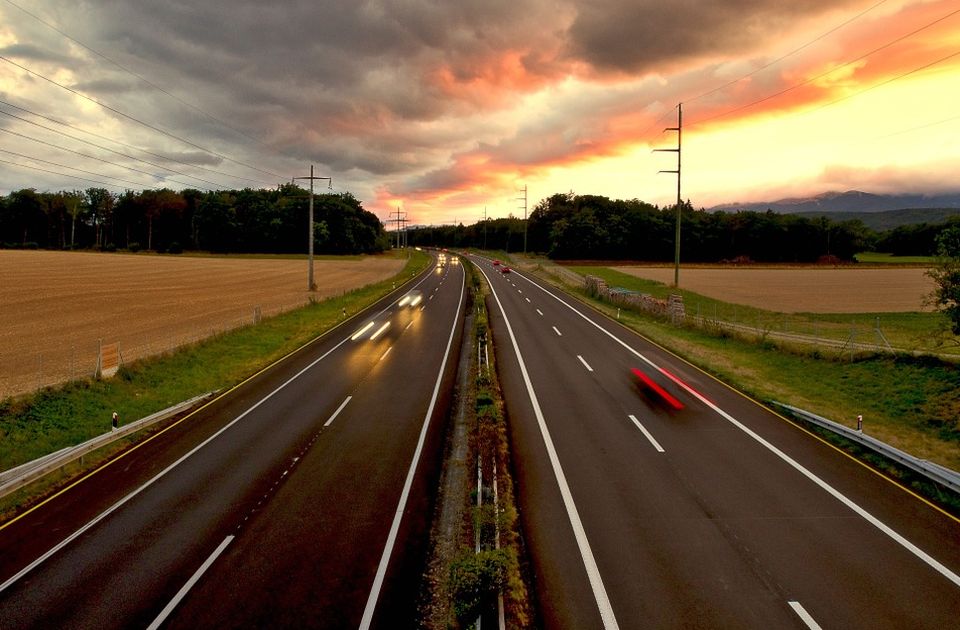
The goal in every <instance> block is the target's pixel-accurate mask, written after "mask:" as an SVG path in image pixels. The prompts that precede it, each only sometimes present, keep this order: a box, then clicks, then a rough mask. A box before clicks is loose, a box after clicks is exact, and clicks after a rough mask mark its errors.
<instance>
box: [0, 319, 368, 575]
mask: <svg viewBox="0 0 960 630" xmlns="http://www.w3.org/2000/svg"><path fill="white" fill-rule="evenodd" d="M381 312H382V311H381ZM349 340H350V337H344V338H343V340H342V341H340V343H338V344H337V345H335V346H334V347H332V348H330V349H329V350H327V351H326V352H324V353H323V355H321V356H320V357H318V358H317V359H315V360H314V361H312V362H311V363H310V364H309V365H307V366H306V367H305V368H303V369H302V370H300V371H299V372H297V373H296V374H294V375H293V376H291V377H290V378H289V379H287V380H286V381H284V382H283V383H282V384H281V385H280V386H279V387H277V388H276V389H275V390H273V391H272V392H270V393H269V394H267V395H266V396H264V397H263V398H261V399H260V400H259V401H257V403H256V404H254V405H253V406H252V407H250V408H249V409H247V410H246V411H244V412H243V413H242V414H240V415H239V416H237V417H236V418H234V419H233V420H231V421H230V422H229V423H227V424H225V425H224V426H223V427H222V428H221V429H220V430H219V431H217V432H216V433H214V434H213V435H211V436H210V437H208V438H207V439H206V440H204V441H203V442H201V443H200V444H197V445H196V446H195V447H193V448H192V449H191V450H190V451H189V452H187V453H186V454H185V455H183V456H182V457H180V459H178V460H177V461H175V462H173V463H172V464H170V465H169V466H167V467H166V468H164V469H163V470H161V471H160V472H159V473H157V474H156V475H154V476H153V477H152V478H151V479H150V480H149V481H147V482H146V483H144V484H143V485H142V486H140V487H139V488H137V489H136V490H134V491H133V492H131V493H130V494H128V495H127V496H125V497H123V498H122V499H120V500H119V501H117V502H116V503H114V504H113V505H111V506H110V507H109V508H107V509H106V510H104V511H103V512H101V513H100V514H99V516H97V517H95V518H94V519H93V520H91V521H90V522H89V523H87V524H86V525H84V526H83V527H81V528H80V529H78V530H77V531H75V532H73V533H72V534H70V535H69V536H67V537H66V538H64V539H63V540H62V541H60V542H59V543H57V545H56V546H55V547H53V548H52V549H50V551H48V552H46V553H45V554H43V555H42V556H40V557H39V558H37V559H36V560H34V561H33V562H31V563H30V564H28V565H27V566H25V567H24V568H23V569H21V570H20V572H19V573H17V574H16V575H14V576H12V577H10V578H9V579H8V580H7V581H6V582H4V583H3V584H0V593H2V592H3V591H5V590H7V589H8V588H9V587H10V586H11V585H12V584H14V583H15V582H16V581H17V580H19V579H20V578H22V577H23V576H24V575H26V574H28V573H30V572H31V571H33V570H34V569H36V568H37V567H38V566H40V565H41V564H43V563H44V562H46V561H47V560H48V559H49V558H50V557H51V556H53V555H54V554H55V553H57V552H58V551H60V550H61V549H63V548H64V547H66V546H67V545H69V544H70V543H71V542H73V541H74V540H76V539H77V538H79V537H80V536H82V535H83V534H84V533H86V532H87V531H88V530H89V529H90V528H92V527H93V526H94V525H96V524H97V523H99V522H100V521H102V520H103V519H105V518H107V517H108V516H110V515H111V514H113V513H114V512H115V511H117V510H119V509H120V508H121V507H123V505H124V504H126V503H127V502H128V501H130V500H131V499H133V498H134V497H135V496H137V495H138V494H140V493H141V492H143V491H144V490H146V489H147V488H149V487H150V486H152V485H153V484H154V483H156V482H157V481H158V480H160V479H161V478H162V477H163V476H165V475H166V474H167V473H168V472H170V471H171V470H173V469H174V468H176V467H177V466H179V465H180V464H182V463H183V462H184V461H186V460H187V458H189V457H190V456H191V455H193V454H194V453H196V452H197V451H199V450H200V449H202V448H203V447H204V446H206V445H207V444H209V443H210V442H212V441H214V440H215V439H217V438H218V437H220V436H221V435H223V434H224V433H225V432H226V431H227V429H229V428H230V427H232V426H233V425H235V424H236V423H238V422H240V421H241V420H243V419H244V418H246V417H247V416H248V415H249V414H250V413H252V412H253V411H254V410H255V409H256V408H257V407H259V406H260V405H262V404H263V403H265V402H267V401H268V400H269V399H270V398H272V397H273V396H274V395H275V394H276V393H277V392H279V391H280V390H281V389H283V388H284V387H286V386H287V385H289V384H290V383H292V382H293V381H295V380H296V379H298V378H300V377H301V376H302V375H303V374H304V373H305V372H306V371H307V370H310V369H311V368H313V366H315V365H316V364H317V363H320V362H321V361H323V360H324V359H326V358H327V357H328V356H329V355H330V354H331V353H332V352H333V351H335V350H337V349H338V348H339V347H340V346H342V345H343V344H345V343H347V341H349Z"/></svg>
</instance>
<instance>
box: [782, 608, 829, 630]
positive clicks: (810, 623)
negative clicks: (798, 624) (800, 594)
mask: <svg viewBox="0 0 960 630" xmlns="http://www.w3.org/2000/svg"><path fill="white" fill-rule="evenodd" d="M787 603H788V604H790V608H793V612H795V613H797V616H798V617H800V619H802V620H803V623H805V624H807V627H808V628H810V630H821V628H820V624H818V623H817V622H816V621H815V620H814V619H813V617H811V616H810V613H808V612H807V610H806V609H805V608H804V607H803V606H801V605H800V602H787Z"/></svg>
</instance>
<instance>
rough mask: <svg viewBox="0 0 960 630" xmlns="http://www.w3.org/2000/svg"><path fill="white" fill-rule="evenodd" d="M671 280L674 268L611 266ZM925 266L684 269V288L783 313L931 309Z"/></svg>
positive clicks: (668, 281)
mask: <svg viewBox="0 0 960 630" xmlns="http://www.w3.org/2000/svg"><path fill="white" fill-rule="evenodd" d="M613 269H616V270H617V271H621V272H623V273H628V274H631V275H634V276H637V277H640V278H647V279H650V280H657V281H659V282H663V283H665V284H672V283H673V267H613ZM924 271H925V270H924V269H919V268H900V269H877V268H862V269H847V268H840V269H835V268H829V269H811V268H807V267H803V268H797V269H743V268H701V267H692V268H689V269H685V268H683V267H681V268H680V286H681V287H682V288H684V289H688V290H690V291H694V292H696V293H700V294H701V295H705V296H707V297H712V298H714V299H718V300H723V301H724V302H732V303H734V304H745V305H748V306H754V307H758V308H763V309H767V310H770V311H777V312H781V313H894V312H911V311H925V310H930V309H929V307H926V306H925V305H924V298H925V297H926V296H927V295H929V294H930V292H931V291H933V281H932V280H931V279H930V278H928V277H927V276H925V275H924Z"/></svg>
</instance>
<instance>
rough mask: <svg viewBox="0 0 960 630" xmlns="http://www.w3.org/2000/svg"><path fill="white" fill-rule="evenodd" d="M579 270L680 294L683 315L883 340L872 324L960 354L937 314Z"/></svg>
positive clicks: (890, 337)
mask: <svg viewBox="0 0 960 630" xmlns="http://www.w3.org/2000/svg"><path fill="white" fill-rule="evenodd" d="M566 268H567V269H570V270H572V271H575V272H577V273H579V274H582V275H588V274H589V275H594V276H598V277H600V278H603V279H604V280H605V281H606V282H607V285H608V286H611V287H623V288H625V289H629V290H631V291H637V292H639V293H647V294H650V295H652V296H654V297H657V298H666V297H667V296H668V295H670V294H671V293H680V294H681V295H683V302H684V306H685V307H686V312H687V315H693V316H698V317H704V318H707V319H713V320H719V321H726V322H733V323H737V324H743V325H745V326H751V327H754V328H758V329H760V330H769V331H778V332H789V333H796V334H803V335H810V336H813V337H821V338H824V339H832V340H835V341H847V340H853V341H856V342H859V343H873V344H878V345H883V340H882V338H881V336H880V335H879V334H878V333H877V328H878V327H879V330H880V331H881V332H882V334H883V337H885V338H886V339H887V341H889V343H890V345H891V346H893V347H894V348H898V349H905V350H919V351H922V352H937V353H946V354H954V355H960V344H958V340H957V338H956V337H955V336H954V335H952V334H950V332H949V327H948V325H947V321H946V319H945V318H944V317H943V315H941V314H939V313H933V312H931V313H789V314H787V313H779V312H776V311H767V310H764V309H760V308H756V307H752V306H745V305H743V304H731V303H729V302H724V301H722V300H717V299H715V298H710V297H707V296H705V295H701V294H699V293H695V292H693V291H687V290H686V289H675V288H673V287H669V286H667V285H665V284H663V283H662V282H657V281H655V280H647V279H645V278H638V277H636V276H632V275H630V274H626V273H623V272H621V271H616V270H614V269H610V268H608V267H594V266H567V267H566Z"/></svg>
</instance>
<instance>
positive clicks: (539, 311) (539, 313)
mask: <svg viewBox="0 0 960 630" xmlns="http://www.w3.org/2000/svg"><path fill="white" fill-rule="evenodd" d="M537 315H539V316H540V317H543V311H541V310H540V309H539V308H538V309H537Z"/></svg>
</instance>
